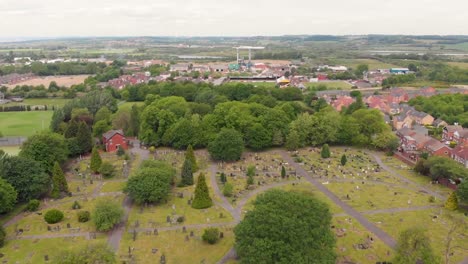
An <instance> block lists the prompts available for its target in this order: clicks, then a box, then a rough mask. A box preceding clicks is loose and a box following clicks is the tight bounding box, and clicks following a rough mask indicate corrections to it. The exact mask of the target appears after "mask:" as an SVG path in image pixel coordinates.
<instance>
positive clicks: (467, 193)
mask: <svg viewBox="0 0 468 264" xmlns="http://www.w3.org/2000/svg"><path fill="white" fill-rule="evenodd" d="M457 196H458V198H459V199H460V201H462V202H465V203H468V180H466V179H465V180H464V181H463V182H462V183H460V184H459V185H458V188H457Z"/></svg>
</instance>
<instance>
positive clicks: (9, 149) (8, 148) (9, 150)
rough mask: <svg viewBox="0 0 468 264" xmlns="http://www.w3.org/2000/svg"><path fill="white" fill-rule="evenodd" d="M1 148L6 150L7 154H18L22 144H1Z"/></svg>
mask: <svg viewBox="0 0 468 264" xmlns="http://www.w3.org/2000/svg"><path fill="white" fill-rule="evenodd" d="M0 149H1V150H3V151H5V153H6V154H9V155H12V156H16V155H18V153H19V152H20V150H21V149H20V146H0Z"/></svg>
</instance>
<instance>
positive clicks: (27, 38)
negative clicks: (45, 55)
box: [0, 33, 468, 42]
mask: <svg viewBox="0 0 468 264" xmlns="http://www.w3.org/2000/svg"><path fill="white" fill-rule="evenodd" d="M313 36H330V37H367V36H393V37H397V36H403V37H404V36H408V37H468V34H465V35H463V34H447V35H441V34H384V33H369V34H283V35H281V34H280V35H181V36H176V35H82V36H81V35H76V36H75V35H69V36H11V37H10V36H6V37H2V36H0V42H25V41H37V40H64V39H87V38H187V39H189V38H269V37H313Z"/></svg>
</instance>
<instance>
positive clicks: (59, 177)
mask: <svg viewBox="0 0 468 264" xmlns="http://www.w3.org/2000/svg"><path fill="white" fill-rule="evenodd" d="M68 192H69V191H68V184H67V180H66V179H65V174H64V173H63V171H62V168H60V164H59V163H58V162H55V164H54V168H53V169H52V193H51V196H52V198H59V197H60V194H61V193H68Z"/></svg>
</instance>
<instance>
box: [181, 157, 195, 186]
mask: <svg viewBox="0 0 468 264" xmlns="http://www.w3.org/2000/svg"><path fill="white" fill-rule="evenodd" d="M190 185H193V170H192V162H191V161H190V160H189V159H187V158H185V160H184V164H183V165H182V170H181V181H180V186H190Z"/></svg>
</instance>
